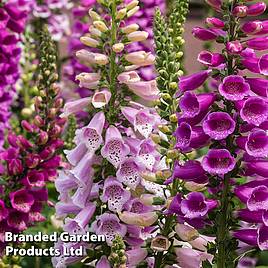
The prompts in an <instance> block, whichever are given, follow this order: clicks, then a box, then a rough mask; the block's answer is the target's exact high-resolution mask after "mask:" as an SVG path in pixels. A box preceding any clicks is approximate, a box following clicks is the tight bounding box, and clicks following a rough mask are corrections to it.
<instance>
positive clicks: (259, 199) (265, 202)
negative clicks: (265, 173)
mask: <svg viewBox="0 0 268 268" xmlns="http://www.w3.org/2000/svg"><path fill="white" fill-rule="evenodd" d="M247 207H248V209H249V210H250V211H258V210H268V188H267V187H266V186H264V185H261V186H257V187H255V188H253V190H252V192H251V195H250V197H249V199H248V200H247Z"/></svg>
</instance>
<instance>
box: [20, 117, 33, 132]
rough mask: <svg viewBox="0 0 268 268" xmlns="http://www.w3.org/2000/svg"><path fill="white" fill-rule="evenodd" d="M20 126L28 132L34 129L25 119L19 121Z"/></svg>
mask: <svg viewBox="0 0 268 268" xmlns="http://www.w3.org/2000/svg"><path fill="white" fill-rule="evenodd" d="M21 126H22V127H23V129H24V130H26V131H27V132H30V133H31V132H33V130H34V129H33V127H32V125H31V124H30V123H29V122H28V121H26V120H22V121H21Z"/></svg>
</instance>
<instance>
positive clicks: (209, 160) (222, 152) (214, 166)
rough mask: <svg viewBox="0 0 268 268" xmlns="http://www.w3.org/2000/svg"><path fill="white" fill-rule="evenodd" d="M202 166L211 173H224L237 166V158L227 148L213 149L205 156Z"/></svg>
mask: <svg viewBox="0 0 268 268" xmlns="http://www.w3.org/2000/svg"><path fill="white" fill-rule="evenodd" d="M202 167H203V168H204V170H206V171H207V172H208V173H210V174H219V175H224V174H226V173H228V172H229V171H231V170H233V169H234V167H235V159H234V158H233V156H231V154H230V152H229V151H228V150H226V149H211V150H209V151H208V154H207V155H206V156H205V157H204V158H203V161H202Z"/></svg>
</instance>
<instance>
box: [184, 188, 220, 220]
mask: <svg viewBox="0 0 268 268" xmlns="http://www.w3.org/2000/svg"><path fill="white" fill-rule="evenodd" d="M216 206H217V201H215V200H210V201H206V200H205V196H204V195H203V194H202V193H199V192H192V193H189V194H188V195H187V196H186V199H183V200H182V201H181V212H182V213H183V214H184V216H185V217H186V218H189V219H194V218H200V217H204V216H205V215H206V214H207V213H208V211H209V210H211V209H213V208H215V207H216Z"/></svg>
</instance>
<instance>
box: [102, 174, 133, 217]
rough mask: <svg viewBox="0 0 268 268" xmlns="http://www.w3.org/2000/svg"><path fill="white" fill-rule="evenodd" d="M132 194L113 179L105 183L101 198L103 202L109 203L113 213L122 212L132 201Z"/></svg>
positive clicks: (106, 180) (108, 179) (110, 178)
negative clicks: (125, 205)
mask: <svg viewBox="0 0 268 268" xmlns="http://www.w3.org/2000/svg"><path fill="white" fill-rule="evenodd" d="M130 196H131V195H130V192H129V191H126V190H125V189H124V187H123V185H122V184H121V183H120V182H119V181H117V180H116V179H115V178H113V177H109V178H107V179H105V181H104V187H103V194H102V196H101V197H100V198H101V200H102V201H103V202H105V203H106V202H108V208H109V210H111V211H112V212H118V211H119V212H120V211H121V210H122V208H123V206H124V204H125V203H126V202H128V200H129V199H130Z"/></svg>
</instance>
